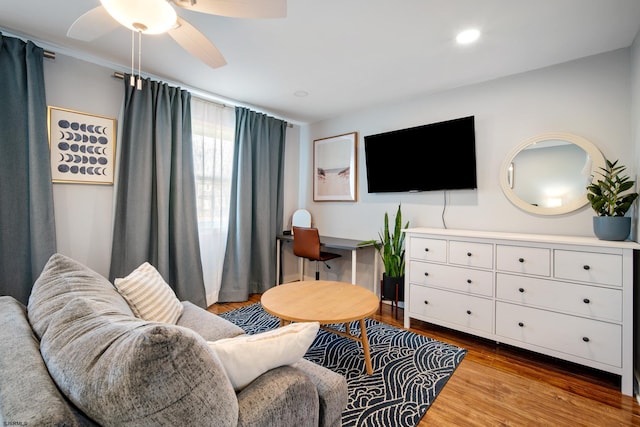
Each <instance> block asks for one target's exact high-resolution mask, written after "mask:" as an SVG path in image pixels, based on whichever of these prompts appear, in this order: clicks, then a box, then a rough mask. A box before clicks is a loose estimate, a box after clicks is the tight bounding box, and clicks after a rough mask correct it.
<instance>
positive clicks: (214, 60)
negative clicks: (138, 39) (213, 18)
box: [169, 17, 227, 68]
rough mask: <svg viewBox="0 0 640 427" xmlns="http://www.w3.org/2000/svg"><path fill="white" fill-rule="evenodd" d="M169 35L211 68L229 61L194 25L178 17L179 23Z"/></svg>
mask: <svg viewBox="0 0 640 427" xmlns="http://www.w3.org/2000/svg"><path fill="white" fill-rule="evenodd" d="M169 35H170V36H171V37H173V39H174V40H175V41H176V42H178V44H179V45H180V46H182V47H183V48H184V49H185V50H186V51H187V52H189V53H190V54H191V55H193V56H195V57H196V58H198V59H199V60H201V61H202V62H204V63H205V64H207V65H208V66H209V67H211V68H218V67H222V66H223V65H225V64H226V63H227V61H225V60H224V57H223V56H222V54H221V53H220V51H219V50H218V48H217V47H215V46H214V45H213V43H211V42H210V41H209V39H208V38H207V37H206V36H205V35H204V34H202V33H201V32H200V31H198V30H197V29H196V28H195V27H194V26H193V25H191V24H189V23H188V22H187V21H185V20H184V19H182V18H180V17H178V25H177V26H176V27H175V28H172V29H170V30H169Z"/></svg>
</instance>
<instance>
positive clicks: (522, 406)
mask: <svg viewBox="0 0 640 427" xmlns="http://www.w3.org/2000/svg"><path fill="white" fill-rule="evenodd" d="M258 301H260V295H259V294H254V295H251V297H250V299H249V301H247V302H243V303H224V304H214V305H213V306H211V307H209V311H211V312H213V313H217V314H219V313H223V312H225V311H229V310H233V309H235V308H238V307H242V306H245V305H249V304H253V303H255V302H258ZM402 316H403V312H402V310H400V311H399V314H398V319H397V320H396V319H395V318H394V314H393V313H392V312H391V308H390V306H389V305H387V304H383V309H382V313H379V314H376V315H375V316H374V318H375V319H376V320H378V321H381V322H385V323H388V324H390V325H393V326H396V327H399V328H402V326H403V325H402ZM410 330H411V331H412V332H415V333H418V334H422V335H426V336H429V337H431V338H435V339H437V340H440V341H443V342H446V343H450V344H453V345H457V346H459V347H463V348H465V349H467V351H468V352H467V355H466V356H465V358H464V359H463V360H462V363H461V364H460V366H459V367H458V368H457V369H456V371H455V372H454V373H453V375H452V377H451V379H450V380H449V382H448V383H447V385H446V386H445V387H444V389H443V390H442V392H441V393H440V394H439V396H438V398H437V399H436V401H435V402H434V403H433V405H432V406H431V408H429V410H428V411H427V413H426V415H425V416H424V417H423V419H422V420H421V421H420V424H419V426H420V427H426V426H483V427H484V426H603V427H604V426H606V427H609V426H640V405H638V402H637V401H636V399H635V398H632V397H629V396H624V395H622V394H621V393H620V391H619V385H620V384H619V382H620V381H619V378H618V377H617V376H615V375H610V374H607V373H603V372H601V371H597V370H593V369H590V368H585V367H583V366H578V365H575V364H571V363H567V362H563V361H559V360H557V359H552V358H548V357H545V356H541V355H538V354H535V353H531V352H527V351H525V350H520V349H517V348H514V347H510V346H505V345H497V344H496V343H494V342H492V341H488V340H484V339H481V338H476V337H473V336H470V335H467V334H462V333H459V332H455V331H451V330H448V329H445V328H441V327H438V326H435V325H431V324H428V323H424V322H421V321H416V320H413V321H412V322H411V328H410Z"/></svg>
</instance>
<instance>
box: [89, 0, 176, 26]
mask: <svg viewBox="0 0 640 427" xmlns="http://www.w3.org/2000/svg"><path fill="white" fill-rule="evenodd" d="M100 2H101V3H102V6H104V8H105V9H106V10H107V12H109V15H111V16H112V17H113V19H115V20H116V21H118V22H119V23H121V24H122V25H124V26H125V27H127V28H129V29H131V30H134V31H141V32H142V33H144V34H162V33H166V32H167V31H169V30H170V29H171V28H173V27H174V26H175V25H176V20H177V15H176V11H175V9H174V8H173V7H172V6H171V5H170V4H169V2H167V1H166V0H133V1H132V0H100Z"/></svg>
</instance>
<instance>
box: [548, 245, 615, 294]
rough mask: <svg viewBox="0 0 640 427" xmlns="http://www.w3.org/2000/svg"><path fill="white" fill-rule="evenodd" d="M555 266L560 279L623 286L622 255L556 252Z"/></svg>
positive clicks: (556, 274)
mask: <svg viewBox="0 0 640 427" xmlns="http://www.w3.org/2000/svg"><path fill="white" fill-rule="evenodd" d="M554 265H555V276H556V277H558V278H560V279H569V280H580V281H582V282H590V283H598V284H602V285H612V286H622V255H615V254H601V253H592V252H578V251H565V250H556V251H555V253H554Z"/></svg>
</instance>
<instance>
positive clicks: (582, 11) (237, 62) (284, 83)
mask: <svg viewBox="0 0 640 427" xmlns="http://www.w3.org/2000/svg"><path fill="white" fill-rule="evenodd" d="M97 5H99V1H98V0H64V1H52V0H13V1H9V0H2V1H1V2H0V29H2V31H5V32H8V33H11V34H14V35H17V36H21V37H29V38H30V39H31V40H34V41H36V42H41V45H42V46H43V47H45V48H51V50H54V51H56V49H57V52H59V53H64V54H72V55H74V56H78V57H80V58H83V59H89V60H94V61H95V62H97V63H101V64H108V65H111V66H114V67H115V69H116V70H117V71H126V70H127V69H129V68H130V64H131V33H130V31H129V30H127V29H125V28H124V27H122V28H119V29H117V30H116V31H114V32H112V33H110V34H107V35H105V36H103V37H101V38H99V39H97V40H95V41H93V42H89V43H87V42H81V41H78V40H72V39H69V38H67V37H66V31H67V28H68V27H69V26H70V25H71V23H73V22H74V20H75V19H76V18H77V17H78V16H80V15H81V14H83V13H84V12H86V11H88V10H89V9H91V8H93V7H95V6H97ZM177 9H178V13H179V15H180V16H182V18H184V19H186V20H187V21H189V22H190V23H191V24H193V25H195V26H196V27H197V28H198V29H199V30H200V31H202V32H203V33H204V34H205V35H206V36H207V37H208V38H209V39H210V40H211V41H212V42H213V43H214V44H215V45H216V46H217V47H218V49H220V51H221V52H222V54H223V55H224V57H225V58H226V60H227V63H228V64H227V65H226V66H224V67H222V68H218V69H211V68H209V67H207V66H206V65H204V64H202V63H200V62H199V61H197V60H196V59H194V58H192V57H190V56H189V55H188V54H187V53H186V52H185V51H183V50H182V49H181V48H180V47H179V46H178V45H177V44H176V43H175V42H174V41H173V39H171V38H170V37H169V36H167V35H161V36H145V37H144V38H143V45H142V69H143V74H144V73H146V74H148V75H151V76H154V77H157V78H162V79H165V80H167V81H169V82H172V83H174V84H179V85H183V86H184V87H185V88H189V89H192V90H194V91H195V92H196V93H197V92H199V91H201V92H204V93H208V94H212V95H214V97H217V98H219V99H221V100H225V99H226V100H228V101H231V102H235V103H238V104H240V105H245V106H250V107H254V108H256V109H258V110H260V111H264V112H268V113H271V114H273V115H276V116H278V117H281V118H284V119H287V120H289V121H293V122H298V123H312V122H316V121H319V120H323V119H326V118H330V117H334V116H338V115H341V114H344V113H347V112H351V111H356V110H359V109H362V108H366V107H370V106H375V105H380V104H386V103H394V102H397V101H401V100H403V99H408V98H411V97H415V96H421V95H424V94H429V93H433V92H436V91H441V90H445V89H450V88H454V87H459V86H464V85H468V84H472V83H477V82H481V81H486V80H490V79H494V78H497V77H502V76H506V75H510V74H515V73H520V72H524V71H528V70H532V69H537V68H541V67H545V66H549V65H552V64H557V63H561V62H566V61H569V60H573V59H577V58H580V57H585V56H589V55H594V54H597V53H601V52H606V51H610V50H614V49H618V48H624V47H628V46H630V45H631V44H632V42H633V40H634V37H635V36H636V34H637V33H638V29H639V27H640V0H288V15H287V17H286V18H282V19H261V20H250V19H237V18H225V17H219V16H212V15H204V14H199V13H194V12H189V11H185V10H182V9H179V8H177ZM468 27H476V28H479V29H480V30H481V31H482V33H483V34H482V36H481V39H480V40H479V42H478V43H476V44H475V45H472V46H465V47H461V46H457V45H456V44H455V41H454V38H455V35H456V33H457V32H458V31H460V30H462V29H466V28H468ZM296 91H306V92H308V94H309V95H308V96H306V97H296V96H295V95H294V93H295V92H296Z"/></svg>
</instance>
